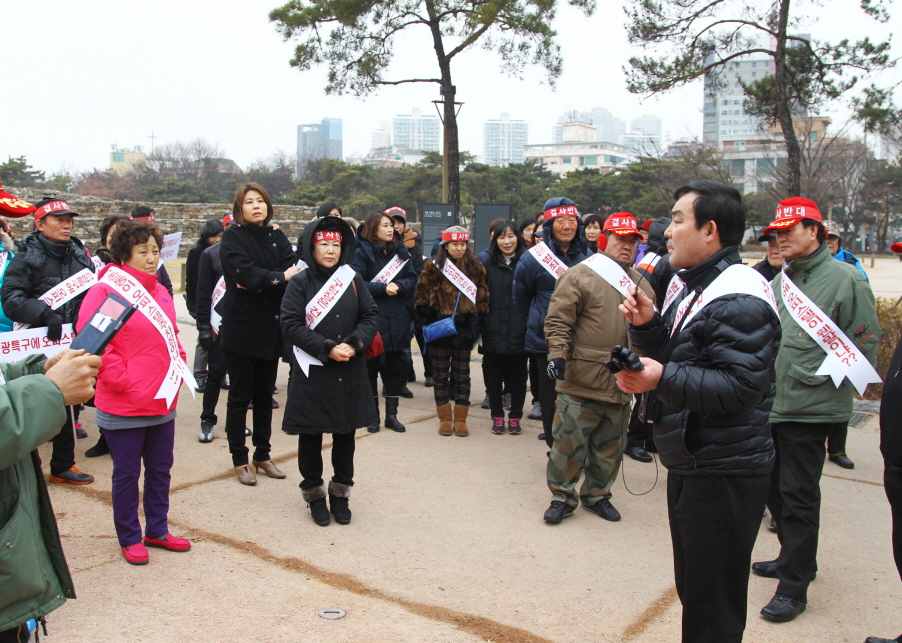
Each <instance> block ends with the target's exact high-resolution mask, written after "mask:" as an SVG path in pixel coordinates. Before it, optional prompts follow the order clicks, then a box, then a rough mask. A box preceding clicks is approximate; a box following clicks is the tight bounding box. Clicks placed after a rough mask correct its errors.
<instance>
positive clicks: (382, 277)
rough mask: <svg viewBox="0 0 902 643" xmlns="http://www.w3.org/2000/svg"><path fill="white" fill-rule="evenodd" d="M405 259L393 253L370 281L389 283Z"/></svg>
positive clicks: (404, 262)
mask: <svg viewBox="0 0 902 643" xmlns="http://www.w3.org/2000/svg"><path fill="white" fill-rule="evenodd" d="M407 261H408V260H407V259H401V257H400V256H398V255H395V256H394V258H392V260H391V261H389V262H388V263H387V264H385V267H384V268H383V269H382V270H380V271H379V274H378V275H376V276H375V277H373V278H372V279H370V282H371V283H374V284H388V283H391V280H392V279H394V278H395V275H397V274H398V273H399V272H401V268H403V267H404V264H406V263H407ZM446 263H447V262H446Z"/></svg>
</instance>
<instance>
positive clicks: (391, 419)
mask: <svg viewBox="0 0 902 643" xmlns="http://www.w3.org/2000/svg"><path fill="white" fill-rule="evenodd" d="M385 428H386V429H391V430H392V431H397V432H398V433H404V431H406V430H407V429H406V428H404V425H403V424H401V423H400V422H399V421H398V398H396V397H387V398H385Z"/></svg>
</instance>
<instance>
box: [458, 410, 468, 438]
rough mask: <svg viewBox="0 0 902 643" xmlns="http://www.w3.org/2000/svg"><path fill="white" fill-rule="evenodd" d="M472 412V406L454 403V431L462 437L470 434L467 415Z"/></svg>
mask: <svg viewBox="0 0 902 643" xmlns="http://www.w3.org/2000/svg"><path fill="white" fill-rule="evenodd" d="M469 413H470V407H469V406H464V405H463V404H455V405H454V432H455V433H456V434H457V435H458V436H459V437H461V438H465V437H467V436H468V435H470V430H469V429H468V428H467V415H468V414H469Z"/></svg>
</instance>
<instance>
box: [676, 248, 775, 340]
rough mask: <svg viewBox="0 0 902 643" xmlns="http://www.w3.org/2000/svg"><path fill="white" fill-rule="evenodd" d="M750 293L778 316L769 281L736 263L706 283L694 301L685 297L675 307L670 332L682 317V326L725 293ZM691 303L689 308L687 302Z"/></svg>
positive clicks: (755, 271) (752, 269) (747, 267)
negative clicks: (684, 319) (768, 305)
mask: <svg viewBox="0 0 902 643" xmlns="http://www.w3.org/2000/svg"><path fill="white" fill-rule="evenodd" d="M734 294H743V295H752V296H753V297H758V298H759V299H763V300H764V301H766V302H767V303H768V304H770V307H771V308H773V309H774V313H775V314H776V315H777V316H778V317H779V313H778V312H777V300H776V299H775V298H774V291H773V290H772V289H771V287H770V282H768V281H767V279H765V278H764V277H762V276H761V275H760V274H759V273H758V271H757V270H755V269H754V268H750V267H749V266H746V265H745V264H742V263H736V264H733V265H732V266H730V267H729V268H727V269H726V270H724V271H723V272H722V273H720V275H718V277H717V279H715V280H714V281H712V282H711V283H710V284H708V287H707V288H705V289H704V290H703V291H702V292H701V294H700V295H699V296H698V298H696V299H695V302H694V303H693V302H692V297H686V298H685V299H684V300H683V302H682V303H681V304H680V307H679V308H677V311H676V315H674V317H673V325H672V326H671V327H670V334H671V335H673V333H674V331H675V330H676V329H677V328H679V327H680V322H682V321H683V317H685V318H686V321H685V323H684V324H683V327H685V325H686V324H688V323H689V322H690V321H691V320H692V318H693V317H695V316H696V315H697V314H698V313H699V311H700V310H701V309H702V308H704V307H705V306H707V305H708V304H710V303H711V302H712V301H714V300H715V299H719V298H720V297H723V296H725V295H734ZM690 303H692V307H691V308H690V306H689V304H690Z"/></svg>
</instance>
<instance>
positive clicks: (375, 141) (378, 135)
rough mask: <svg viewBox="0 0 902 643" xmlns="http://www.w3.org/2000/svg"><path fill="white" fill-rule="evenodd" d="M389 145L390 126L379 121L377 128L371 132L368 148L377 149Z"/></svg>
mask: <svg viewBox="0 0 902 643" xmlns="http://www.w3.org/2000/svg"><path fill="white" fill-rule="evenodd" d="M386 147H391V127H390V126H389V124H388V123H379V129H377V130H376V131H375V132H373V135H372V138H371V139H370V149H371V150H378V149H382V148H386Z"/></svg>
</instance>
